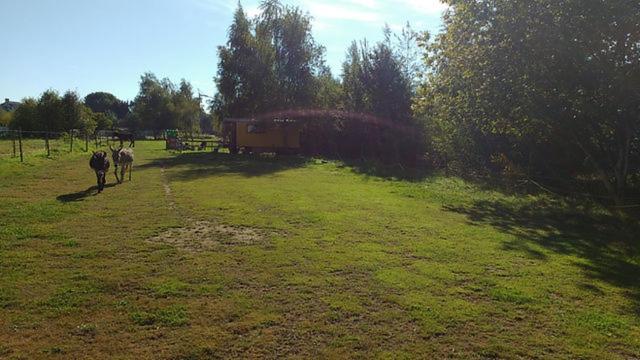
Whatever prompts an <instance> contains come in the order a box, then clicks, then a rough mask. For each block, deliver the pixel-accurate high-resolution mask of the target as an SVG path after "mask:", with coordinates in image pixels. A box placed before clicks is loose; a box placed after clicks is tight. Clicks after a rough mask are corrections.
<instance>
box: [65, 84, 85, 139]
mask: <svg viewBox="0 0 640 360" xmlns="http://www.w3.org/2000/svg"><path fill="white" fill-rule="evenodd" d="M59 106H60V112H61V115H62V127H63V129H64V130H71V129H78V128H81V127H82V123H83V121H84V119H83V115H85V114H83V110H82V109H81V103H80V98H79V96H78V94H77V93H76V92H73V91H67V92H66V93H65V94H64V95H63V96H62V98H61V99H60V102H59Z"/></svg>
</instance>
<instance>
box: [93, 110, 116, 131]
mask: <svg viewBox="0 0 640 360" xmlns="http://www.w3.org/2000/svg"><path fill="white" fill-rule="evenodd" d="M93 118H94V120H95V122H96V130H109V129H112V128H113V126H114V125H115V124H116V122H117V118H116V116H115V115H113V113H111V112H106V113H104V112H94V113H93Z"/></svg>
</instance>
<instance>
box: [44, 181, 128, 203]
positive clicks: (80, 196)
mask: <svg viewBox="0 0 640 360" xmlns="http://www.w3.org/2000/svg"><path fill="white" fill-rule="evenodd" d="M114 186H116V184H107V185H105V186H104V188H105V189H108V188H112V187H114ZM95 195H98V187H97V186H92V187H90V188H88V189H87V190H83V191H78V192H75V193H71V194H64V195H60V196H58V197H56V199H57V200H58V201H60V202H63V203H70V202H79V201H84V199H86V198H88V197H89V196H95Z"/></svg>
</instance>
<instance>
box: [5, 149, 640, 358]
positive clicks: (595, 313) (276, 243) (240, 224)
mask: <svg viewBox="0 0 640 360" xmlns="http://www.w3.org/2000/svg"><path fill="white" fill-rule="evenodd" d="M163 147H164V144H163V143H158V142H140V143H138V146H137V147H136V164H135V166H134V172H133V181H132V182H125V183H124V184H122V185H117V186H113V185H111V184H112V183H113V182H114V177H113V175H112V174H110V176H109V177H108V181H109V183H111V184H110V185H109V187H108V188H107V189H106V190H105V192H104V193H103V194H101V195H97V196H95V195H94V193H95V191H94V190H92V189H89V190H87V189H88V188H89V187H91V186H92V185H95V176H94V174H93V173H92V172H91V171H90V169H89V168H88V158H87V155H86V154H82V153H74V154H67V155H64V157H63V158H58V159H57V160H48V159H45V158H38V159H37V161H35V160H34V161H33V162H32V163H30V164H27V165H21V164H19V163H18V161H17V160H16V159H3V160H0V358H9V359H12V358H16V359H33V358H60V359H68V358H88V359H96V358H105V357H111V358H167V359H199V358H203V359H208V358H218V357H225V358H238V357H240V358H254V357H268V358H279V357H299V358H344V357H356V358H380V359H388V358H425V357H426V358H443V357H446V358H464V359H467V358H591V359H608V358H612V359H615V358H620V359H634V358H639V357H640V257H639V256H638V251H637V250H638V244H639V243H640V239H639V237H640V236H639V235H638V234H639V232H638V227H637V225H634V224H633V223H631V222H630V221H628V220H626V221H623V220H620V219H618V218H617V217H614V216H612V215H610V214H609V213H608V212H607V211H605V210H603V209H601V208H599V207H598V206H596V205H584V204H575V203H571V202H567V201H562V200H558V199H553V198H550V197H545V196H514V195H507V194H503V193H501V192H498V191H495V190H490V189H484V188H482V187H480V186H477V185H473V184H470V183H467V182H464V181H462V180H459V179H456V178H447V177H440V176H432V177H426V178H424V179H421V180H417V181H400V180H394V179H386V178H380V177H376V176H374V175H372V174H367V173H363V172H358V171H356V170H354V169H353V168H350V167H347V166H344V165H341V164H339V163H335V162H326V161H320V160H306V159H300V158H286V159H279V160H276V159H271V158H251V157H243V156H237V157H233V156H230V155H227V154H217V155H214V154H197V153H185V154H172V153H169V152H166V151H164V150H163ZM60 156H63V155H60Z"/></svg>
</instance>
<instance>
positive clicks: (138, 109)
mask: <svg viewBox="0 0 640 360" xmlns="http://www.w3.org/2000/svg"><path fill="white" fill-rule="evenodd" d="M174 91H175V90H174V85H173V84H172V83H171V81H170V80H169V79H163V80H162V81H161V80H158V78H157V77H156V76H155V75H154V74H152V73H146V74H144V75H142V77H141V78H140V92H139V93H138V95H137V96H136V98H135V100H134V102H133V110H132V111H133V113H134V114H133V115H134V118H135V119H137V120H139V125H140V126H142V127H144V128H146V129H150V130H154V131H155V132H156V134H158V133H160V131H162V130H165V129H174V128H175V127H176V124H175V121H174V117H173V112H174V105H173V92H174ZM135 123H137V122H135Z"/></svg>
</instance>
